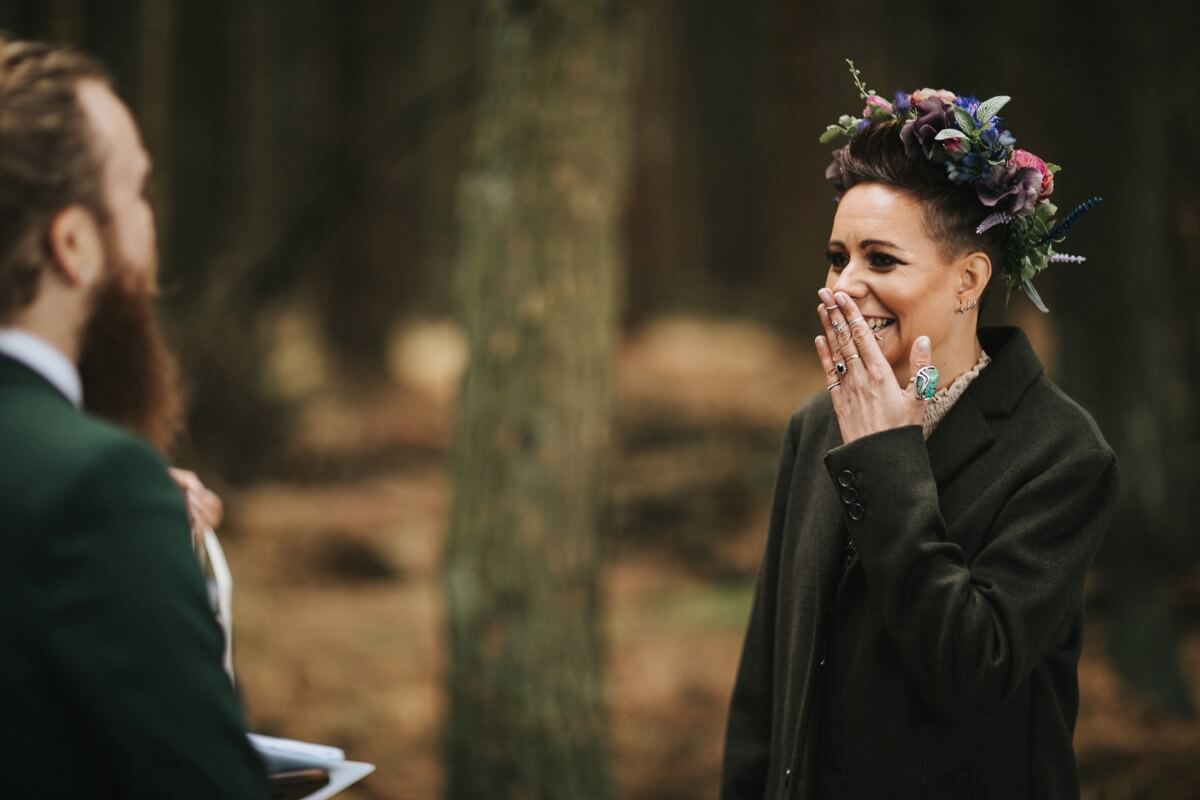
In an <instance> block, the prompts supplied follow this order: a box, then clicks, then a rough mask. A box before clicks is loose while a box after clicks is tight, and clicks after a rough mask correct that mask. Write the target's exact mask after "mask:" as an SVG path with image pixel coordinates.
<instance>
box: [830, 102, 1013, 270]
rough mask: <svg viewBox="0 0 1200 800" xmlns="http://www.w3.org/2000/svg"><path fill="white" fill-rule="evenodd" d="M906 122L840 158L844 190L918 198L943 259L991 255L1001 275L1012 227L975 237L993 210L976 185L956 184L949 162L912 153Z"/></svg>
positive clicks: (862, 138)
mask: <svg viewBox="0 0 1200 800" xmlns="http://www.w3.org/2000/svg"><path fill="white" fill-rule="evenodd" d="M903 124H904V123H903V121H902V120H898V119H896V120H886V121H883V122H878V123H875V124H872V125H870V126H869V127H867V128H866V130H864V131H862V132H861V133H859V134H858V135H857V136H855V137H854V138H853V139H851V140H850V144H849V146H848V147H847V148H846V149H845V150H844V151H843V152H842V154H840V155H839V156H838V159H837V160H838V162H839V164H840V175H839V179H838V184H839V189H840V190H841V191H843V192H844V191H847V190H849V189H850V188H851V187H852V186H855V185H857V184H860V183H882V184H886V185H887V186H891V187H893V188H895V189H898V190H899V191H901V192H904V193H905V194H908V195H910V196H912V197H914V198H916V200H918V201H919V202H920V203H921V206H922V208H923V210H924V212H925V214H924V216H925V232H926V234H927V235H928V236H929V238H931V239H933V240H934V241H935V242H937V243H938V244H939V246H940V247H941V250H942V253H943V255H945V256H946V257H947V258H955V257H957V256H961V255H965V254H967V253H972V252H975V251H982V252H984V253H987V255H988V256H989V257H990V258H991V260H992V268H993V277H996V275H997V273H999V271H1000V270H1001V269H1003V267H1004V245H1005V238H1006V237H1007V235H1008V226H1006V225H996V226H995V227H993V228H991V229H990V230H988V231H986V232H985V233H982V234H979V233H976V232H975V229H976V228H978V227H979V224H980V223H981V222H983V220H984V219H985V218H986V217H987V216H988V214H989V213H990V210H989V209H988V208H987V207H985V206H984V205H983V204H982V203H980V202H979V197H978V195H977V194H976V193H975V189H974V187H973V186H971V184H969V183H967V184H957V183H954V182H952V181H951V180H950V179H949V178H948V177H947V176H946V167H945V165H944V164H941V163H938V162H936V161H931V160H929V159H927V158H925V157H924V156H923V155H918V156H910V155H908V153H907V152H906V151H905V149H904V142H903V141H902V140H901V139H900V129H901V127H902V126H903Z"/></svg>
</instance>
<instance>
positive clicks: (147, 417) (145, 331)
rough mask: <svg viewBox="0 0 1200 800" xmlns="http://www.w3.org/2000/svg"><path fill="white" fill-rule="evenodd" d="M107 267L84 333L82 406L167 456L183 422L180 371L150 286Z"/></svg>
mask: <svg viewBox="0 0 1200 800" xmlns="http://www.w3.org/2000/svg"><path fill="white" fill-rule="evenodd" d="M109 250H110V252H109V255H110V256H111V255H112V254H113V252H112V250H113V249H112V248H109ZM108 264H109V269H108V274H107V275H106V276H105V277H104V279H103V281H102V283H101V284H100V285H99V286H98V287H97V288H96V293H95V296H94V297H93V301H92V314H91V317H90V318H89V320H88V323H87V325H86V327H85V328H84V331H83V339H82V350H81V354H80V359H79V374H80V379H81V381H82V383H83V405H84V408H85V410H87V411H88V412H89V413H91V414H94V415H95V416H97V417H100V418H102V419H105V420H107V421H109V422H112V423H113V424H115V425H118V426H120V427H122V428H124V429H126V430H127V431H129V432H130V433H133V434H136V435H137V436H141V437H142V438H143V439H146V440H147V441H149V442H150V443H152V444H153V445H155V446H156V447H157V448H159V450H161V451H163V452H164V453H166V452H167V451H169V450H170V448H171V446H172V445H173V444H174V442H175V439H176V437H177V436H178V434H179V432H180V429H181V428H182V423H183V393H182V391H181V389H180V385H179V370H178V367H177V364H176V361H175V357H174V355H173V354H172V353H171V351H170V350H169V349H168V347H167V344H166V340H165V338H164V337H163V335H162V330H161V328H160V327H159V324H158V316H157V314H156V313H155V309H154V294H155V292H154V289H153V288H152V286H151V284H150V283H149V282H148V281H147V280H146V279H145V278H143V277H142V275H141V274H140V273H139V272H138V271H137V270H136V269H135V268H133V267H132V266H131V265H130V264H126V263H122V262H121V260H119V259H110V260H109V262H108Z"/></svg>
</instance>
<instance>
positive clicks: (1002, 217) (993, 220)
mask: <svg viewBox="0 0 1200 800" xmlns="http://www.w3.org/2000/svg"><path fill="white" fill-rule="evenodd" d="M1010 222H1012V215H1010V214H1005V213H1004V212H1003V211H997V212H996V213H994V214H989V215H988V216H987V218H986V219H985V220H984V221H983V222H981V223H979V227H978V228H976V229H975V233H987V232H988V231H990V230H991V229H992V228H994V227H996V226H997V225H1007V224H1008V223H1010Z"/></svg>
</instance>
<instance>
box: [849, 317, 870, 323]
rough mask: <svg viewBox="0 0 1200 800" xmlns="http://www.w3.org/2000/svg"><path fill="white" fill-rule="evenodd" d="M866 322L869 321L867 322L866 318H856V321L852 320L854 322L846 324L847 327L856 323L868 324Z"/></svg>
mask: <svg viewBox="0 0 1200 800" xmlns="http://www.w3.org/2000/svg"><path fill="white" fill-rule="evenodd" d="M866 321H867V320H866V319H865V318H864V317H862V316H857V317H855V318H854V319H852V320H850V321H848V322H847V323H846V324H847V325H853V324H854V323H856V322H866Z"/></svg>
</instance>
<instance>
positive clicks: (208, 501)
mask: <svg viewBox="0 0 1200 800" xmlns="http://www.w3.org/2000/svg"><path fill="white" fill-rule="evenodd" d="M169 472H170V473H171V478H172V479H173V480H174V481H175V483H176V484H177V485H178V486H179V488H180V489H182V490H183V496H184V499H186V500H187V510H188V521H189V522H191V524H192V536H193V537H197V540H198V537H199V536H200V535H201V534H203V533H204V531H205V530H206V529H208V528H213V529H216V527H217V526H218V525H220V524H221V519H222V517H223V516H224V515H225V506H224V505H223V504H222V503H221V498H219V497H217V495H216V493H214V492H212V491H211V490H210V489H209V488H208V487H206V486H205V485H204V484H203V483H201V482H200V479H199V478H197V477H196V473H194V472H189V471H188V470H185V469H176V468H174V467H172V468H171V469H170V470H169Z"/></svg>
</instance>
